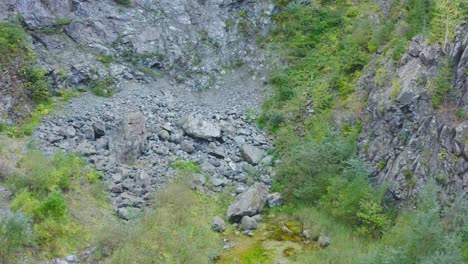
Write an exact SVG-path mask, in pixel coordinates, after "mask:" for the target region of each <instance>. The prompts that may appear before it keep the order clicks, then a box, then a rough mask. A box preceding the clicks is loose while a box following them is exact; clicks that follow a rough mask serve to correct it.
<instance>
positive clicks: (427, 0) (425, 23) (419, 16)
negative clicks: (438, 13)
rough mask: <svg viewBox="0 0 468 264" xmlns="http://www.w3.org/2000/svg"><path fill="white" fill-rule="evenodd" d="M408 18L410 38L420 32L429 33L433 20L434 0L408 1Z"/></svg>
mask: <svg viewBox="0 0 468 264" xmlns="http://www.w3.org/2000/svg"><path fill="white" fill-rule="evenodd" d="M406 8H407V14H408V18H407V19H406V20H407V22H408V24H409V27H410V32H409V35H408V39H411V38H412V37H413V36H416V35H418V34H421V33H422V34H426V35H427V34H429V30H430V25H431V20H432V17H433V15H432V14H433V9H434V7H433V1H432V0H409V1H408V3H407V7H406Z"/></svg>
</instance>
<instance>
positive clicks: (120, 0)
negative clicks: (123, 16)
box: [115, 0, 132, 7]
mask: <svg viewBox="0 0 468 264" xmlns="http://www.w3.org/2000/svg"><path fill="white" fill-rule="evenodd" d="M115 2H116V3H118V4H121V5H123V6H127V7H128V6H130V5H131V4H132V2H131V0H115Z"/></svg>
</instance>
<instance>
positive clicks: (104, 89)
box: [89, 76, 114, 97]
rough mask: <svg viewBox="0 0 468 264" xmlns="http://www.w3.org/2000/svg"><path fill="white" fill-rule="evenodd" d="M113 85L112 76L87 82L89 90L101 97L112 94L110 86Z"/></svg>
mask: <svg viewBox="0 0 468 264" xmlns="http://www.w3.org/2000/svg"><path fill="white" fill-rule="evenodd" d="M113 85H114V80H113V79H112V77H110V76H108V77H106V78H104V79H96V80H93V81H91V82H90V83H89V86H90V87H91V91H92V92H93V93H94V94H95V95H97V96H101V97H111V96H112V92H113V90H112V86H113Z"/></svg>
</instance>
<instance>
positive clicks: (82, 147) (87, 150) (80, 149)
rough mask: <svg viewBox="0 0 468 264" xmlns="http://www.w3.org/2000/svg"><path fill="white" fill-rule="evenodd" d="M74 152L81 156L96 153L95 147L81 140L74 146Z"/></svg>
mask: <svg viewBox="0 0 468 264" xmlns="http://www.w3.org/2000/svg"><path fill="white" fill-rule="evenodd" d="M76 152H77V153H79V154H82V155H83V156H90V155H94V154H96V148H95V147H94V146H93V145H91V144H90V143H88V142H81V143H80V144H79V145H78V146H77V147H76Z"/></svg>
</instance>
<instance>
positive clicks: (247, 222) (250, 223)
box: [241, 215, 258, 230]
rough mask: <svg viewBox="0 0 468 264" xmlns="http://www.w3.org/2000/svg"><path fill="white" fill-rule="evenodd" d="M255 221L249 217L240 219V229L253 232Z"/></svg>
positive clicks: (255, 227)
mask: <svg viewBox="0 0 468 264" xmlns="http://www.w3.org/2000/svg"><path fill="white" fill-rule="evenodd" d="M257 226H258V224H257V221H255V219H254V218H252V217H250V216H247V215H246V216H244V217H242V219H241V227H242V229H244V230H254V229H257Z"/></svg>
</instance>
